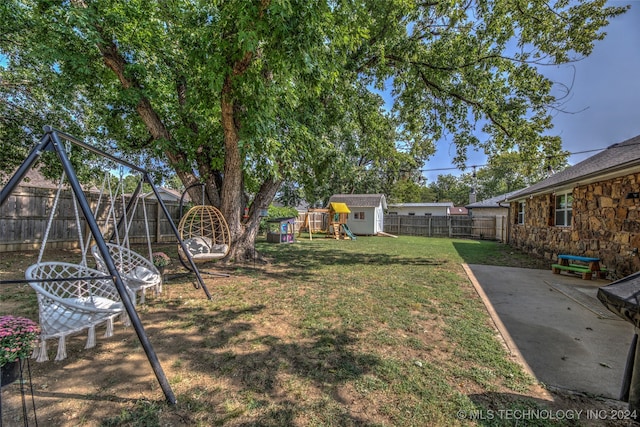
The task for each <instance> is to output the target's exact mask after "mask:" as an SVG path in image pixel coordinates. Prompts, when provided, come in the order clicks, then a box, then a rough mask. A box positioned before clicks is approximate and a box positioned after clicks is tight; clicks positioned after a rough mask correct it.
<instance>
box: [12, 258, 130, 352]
mask: <svg viewBox="0 0 640 427" xmlns="http://www.w3.org/2000/svg"><path fill="white" fill-rule="evenodd" d="M104 276H105V274H104V273H103V272H102V271H98V270H95V269H92V268H88V267H85V266H82V265H77V264H70V263H65V262H41V263H38V264H34V265H31V266H29V267H28V268H27V270H26V271H25V278H26V279H27V281H28V282H29V285H30V286H31V287H32V288H33V289H34V290H35V291H36V295H37V298H38V309H39V318H40V330H41V334H40V343H39V345H38V346H37V347H36V348H35V349H34V350H33V354H32V357H33V358H35V359H36V360H37V361H38V362H44V361H47V360H49V358H48V355H47V340H49V339H53V338H57V339H58V353H57V355H56V358H55V360H63V359H65V358H66V357H67V350H66V344H65V340H66V337H67V336H71V335H75V334H78V333H80V332H82V331H84V330H87V332H88V337H87V343H86V345H85V348H92V347H95V345H96V338H95V328H96V326H100V325H103V324H105V325H106V332H105V334H104V336H105V337H106V338H108V337H111V336H112V335H113V321H114V320H115V318H117V317H118V316H120V315H123V316H126V313H125V312H124V305H123V304H122V302H121V301H120V295H119V294H118V291H117V289H116V287H115V285H114V283H113V280H111V279H110V278H106V279H105V278H103V277H104ZM127 320H128V319H127Z"/></svg>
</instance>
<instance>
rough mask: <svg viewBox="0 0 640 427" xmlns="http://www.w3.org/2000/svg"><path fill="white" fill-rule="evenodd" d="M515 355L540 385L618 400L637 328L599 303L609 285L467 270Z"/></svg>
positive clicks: (545, 274) (535, 273)
mask: <svg viewBox="0 0 640 427" xmlns="http://www.w3.org/2000/svg"><path fill="white" fill-rule="evenodd" d="M465 270H466V271H467V275H468V276H469V279H470V280H471V281H472V283H473V284H474V286H475V287H476V290H477V291H478V293H479V295H480V296H481V297H482V298H483V301H484V302H485V305H486V306H487V309H488V311H489V313H490V314H491V315H492V318H493V319H494V322H495V324H496V326H497V327H498V330H499V331H500V333H501V334H502V335H503V337H504V338H505V342H506V343H507V346H508V347H509V348H510V350H511V352H512V354H513V355H514V356H516V357H518V358H519V359H520V361H521V363H522V364H523V366H524V367H525V369H526V370H528V371H529V372H530V373H532V374H533V375H534V376H535V377H536V378H537V379H538V381H540V382H541V383H543V384H545V385H548V386H551V387H556V388H561V389H567V390H572V391H577V392H582V393H588V394H592V395H596V396H603V397H606V398H609V399H619V398H620V389H621V386H622V378H623V375H624V368H625V364H626V359H627V353H628V351H629V346H630V344H631V340H632V338H633V333H634V328H633V326H632V325H631V324H630V323H628V322H626V321H624V320H622V319H619V318H618V317H617V316H615V315H614V314H613V313H611V312H610V311H608V310H607V309H606V308H605V307H604V306H603V305H602V304H601V303H600V301H599V300H598V299H597V298H596V294H597V291H598V288H599V287H601V286H604V285H606V284H608V283H610V282H609V281H608V280H603V279H597V280H596V279H594V280H582V279H581V278H580V277H578V276H572V275H568V274H560V275H558V274H552V273H551V270H548V271H547V270H535V269H525V268H512V267H497V266H488V265H475V264H473V265H465Z"/></svg>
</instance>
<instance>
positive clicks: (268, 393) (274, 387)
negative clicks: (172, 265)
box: [148, 304, 380, 425]
mask: <svg viewBox="0 0 640 427" xmlns="http://www.w3.org/2000/svg"><path fill="white" fill-rule="evenodd" d="M171 305H173V304H169V306H167V310H166V311H165V310H160V311H156V312H154V313H153V314H151V313H150V315H148V318H149V321H150V322H151V323H153V318H157V319H158V320H159V321H161V319H165V320H166V319H167V318H172V319H173V320H174V321H175V320H177V321H178V323H181V324H192V325H195V326H196V327H197V328H198V335H199V336H198V337H193V336H187V334H185V335H184V336H176V335H175V332H174V331H165V330H163V329H161V328H155V330H151V328H150V332H151V333H153V334H154V335H156V336H155V337H154V340H155V341H163V340H168V339H173V340H174V341H175V342H176V343H178V342H179V343H182V345H169V346H166V347H165V348H164V350H165V351H169V352H170V353H171V354H170V356H171V357H176V358H179V359H180V360H182V361H183V362H184V366H189V367H190V369H192V370H197V371H198V373H199V374H200V375H202V376H204V377H208V378H210V380H211V381H220V379H221V378H224V379H225V382H226V383H229V384H232V385H233V387H232V389H236V390H242V393H241V395H242V396H244V397H245V398H247V396H250V399H249V398H248V399H249V400H250V402H247V403H246V407H245V408H243V409H242V410H239V411H238V413H237V414H235V415H234V414H233V413H231V414H229V413H227V414H225V412H224V410H222V409H221V407H223V406H224V405H223V403H222V402H220V401H218V402H215V403H214V402H210V403H208V404H207V405H205V406H207V407H208V409H207V411H211V412H216V414H215V415H216V423H217V424H219V423H221V422H224V421H225V420H228V419H229V418H236V417H244V416H248V417H254V416H255V415H254V414H252V413H251V409H255V408H256V407H258V408H259V407H264V408H265V409H266V408H269V414H268V415H264V414H263V415H262V416H260V419H261V421H263V422H264V421H266V423H262V424H258V425H291V423H293V422H294V419H295V418H297V417H299V416H303V415H304V413H305V411H306V409H307V408H305V399H301V400H297V401H296V400H292V399H285V400H284V401H283V397H284V396H287V395H289V394H293V395H304V394H305V393H306V392H307V391H308V389H310V390H315V391H313V392H311V393H318V392H321V393H322V394H323V395H324V396H330V400H333V402H329V403H327V405H328V406H330V407H334V408H335V407H338V406H340V405H343V404H344V402H342V401H341V397H340V393H339V392H338V389H339V387H340V386H341V385H343V384H345V383H346V382H351V381H353V380H356V379H357V378H359V377H362V376H363V375H366V374H367V373H370V372H371V371H372V370H375V368H376V366H378V365H379V364H380V360H379V358H378V357H377V356H374V355H371V354H368V353H364V352H359V351H358V350H357V347H358V339H357V338H356V336H355V334H356V333H355V332H352V331H349V330H344V329H339V328H315V329H314V328H310V329H307V330H306V332H305V334H304V336H303V337H302V338H298V339H297V340H295V341H294V340H290V339H287V338H286V337H284V336H274V335H271V334H268V333H264V334H262V333H260V332H259V331H257V330H256V328H255V322H254V320H255V319H254V318H253V316H257V315H259V314H260V313H261V312H262V311H263V310H265V309H266V307H265V306H264V305H255V306H250V307H246V308H243V309H228V310H220V311H218V312H216V313H211V312H208V311H207V310H206V309H203V308H199V307H195V308H193V309H191V308H190V309H189V312H185V311H184V310H183V311H180V309H179V307H178V306H177V304H176V305H175V307H170V306H171ZM152 317H153V318H152ZM163 335H164V336H163ZM185 348H187V349H188V350H185ZM286 378H289V379H290V381H287V380H286ZM204 382H205V383H206V382H207V380H206V379H205V380H204ZM194 394H196V393H194V391H193V390H192V389H190V390H189V391H187V392H184V393H182V394H180V395H178V402H179V404H180V405H182V406H183V407H184V406H185V405H186V406H187V407H191V408H198V407H202V406H203V402H202V401H200V402H198V401H195V400H196V399H195V398H194V397H193V396H194ZM237 396H238V395H237V394H236V395H235V398H236V399H237ZM227 397H228V396H227ZM224 398H225V397H224V393H223V395H222V396H219V397H213V400H214V401H215V400H217V399H222V400H224ZM256 399H257V400H256ZM216 406H217V408H216ZM334 410H335V409H334ZM245 412H246V413H245ZM328 419H331V423H332V424H335V423H337V424H338V425H354V424H355V425H367V422H366V421H365V420H364V419H360V418H359V417H358V416H357V415H353V414H349V413H343V412H340V411H338V412H337V413H334V414H332V415H331V416H330V417H329V418H328ZM239 421H240V420H239ZM239 425H243V424H239ZM246 425H256V424H255V420H254V421H252V422H250V423H248V424H246Z"/></svg>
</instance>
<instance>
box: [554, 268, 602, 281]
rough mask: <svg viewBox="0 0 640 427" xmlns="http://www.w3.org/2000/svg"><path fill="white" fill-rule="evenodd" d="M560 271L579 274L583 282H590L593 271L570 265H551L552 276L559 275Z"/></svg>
mask: <svg viewBox="0 0 640 427" xmlns="http://www.w3.org/2000/svg"><path fill="white" fill-rule="evenodd" d="M561 270H565V271H571V272H572V273H579V274H581V275H582V278H583V279H584V280H591V277H592V275H593V271H591V269H590V268H589V267H586V266H583V265H577V264H571V265H562V264H552V265H551V271H552V272H553V274H560V271H561Z"/></svg>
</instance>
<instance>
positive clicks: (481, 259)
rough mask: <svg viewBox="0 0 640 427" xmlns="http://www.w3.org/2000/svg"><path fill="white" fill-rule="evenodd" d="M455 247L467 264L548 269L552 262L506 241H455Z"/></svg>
mask: <svg viewBox="0 0 640 427" xmlns="http://www.w3.org/2000/svg"><path fill="white" fill-rule="evenodd" d="M453 247H454V248H455V250H456V251H457V252H458V255H459V256H460V257H461V258H462V260H463V261H464V263H466V264H482V265H498V266H503V267H520V268H535V269H541V270H546V269H550V268H551V262H550V261H548V260H545V259H543V258H542V257H539V256H536V255H534V254H529V253H525V252H523V251H521V250H519V249H516V248H513V247H511V246H509V245H507V244H505V243H498V242H494V241H489V240H469V241H454V242H453Z"/></svg>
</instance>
